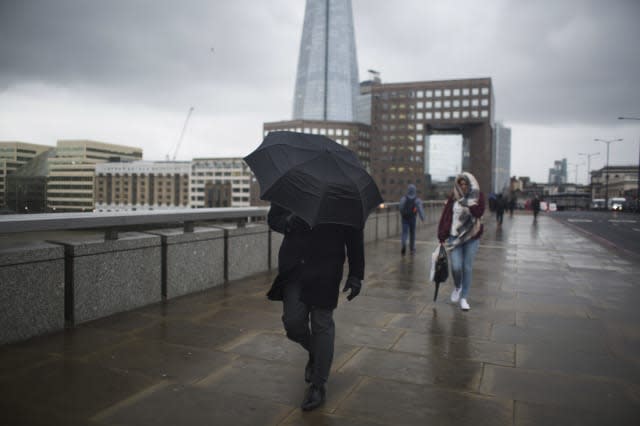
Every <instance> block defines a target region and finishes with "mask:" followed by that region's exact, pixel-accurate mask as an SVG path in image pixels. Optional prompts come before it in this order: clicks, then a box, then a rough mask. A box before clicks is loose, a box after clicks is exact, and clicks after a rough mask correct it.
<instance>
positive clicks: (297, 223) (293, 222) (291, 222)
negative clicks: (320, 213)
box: [285, 214, 310, 234]
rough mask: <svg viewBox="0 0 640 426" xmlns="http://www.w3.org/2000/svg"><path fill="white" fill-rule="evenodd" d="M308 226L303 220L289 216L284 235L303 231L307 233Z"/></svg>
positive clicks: (292, 215) (293, 215)
mask: <svg viewBox="0 0 640 426" xmlns="http://www.w3.org/2000/svg"><path fill="white" fill-rule="evenodd" d="M309 229H310V228H309V225H307V222H305V221H304V220H302V219H301V218H300V216H296V215H295V214H290V215H289V216H288V217H287V223H286V225H285V233H287V234H288V233H291V232H304V231H308V230H309Z"/></svg>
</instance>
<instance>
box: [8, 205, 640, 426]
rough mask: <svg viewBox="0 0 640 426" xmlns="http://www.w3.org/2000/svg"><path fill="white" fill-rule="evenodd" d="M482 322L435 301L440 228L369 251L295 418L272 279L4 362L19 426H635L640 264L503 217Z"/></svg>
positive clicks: (480, 299)
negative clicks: (316, 390) (406, 245)
mask: <svg viewBox="0 0 640 426" xmlns="http://www.w3.org/2000/svg"><path fill="white" fill-rule="evenodd" d="M485 224H486V230H485V233H484V235H483V238H482V240H481V244H480V250H479V251H478V255H477V258H476V262H475V264H474V270H473V280H472V288H471V291H470V294H469V303H470V304H471V310H470V311H469V312H462V311H461V310H460V309H459V307H458V306H456V305H453V304H451V303H450V302H449V294H450V292H451V289H452V281H451V278H450V279H449V280H448V281H447V282H445V283H443V284H442V287H441V290H440V295H439V297H438V300H437V301H436V302H434V301H433V289H434V287H433V284H432V283H429V282H428V278H427V277H428V273H429V267H430V266H429V259H430V254H431V252H432V251H433V249H434V248H435V247H436V245H437V243H436V240H435V226H434V225H433V224H431V225H425V226H422V227H421V228H420V230H419V232H418V236H417V249H418V250H417V254H416V255H414V256H410V255H406V256H401V254H400V243H399V241H398V239H397V238H388V239H384V240H380V241H376V242H373V243H370V244H367V246H366V248H365V252H366V263H367V267H366V276H365V280H364V288H363V292H362V294H361V295H360V296H359V297H357V298H356V299H354V300H353V301H351V302H347V301H346V300H344V299H343V298H341V300H340V304H339V306H338V309H337V310H336V312H335V322H336V353H335V358H334V364H333V369H332V373H331V377H330V379H329V383H328V399H327V403H326V404H325V405H324V406H323V407H321V408H320V409H318V410H317V411H314V412H312V413H305V412H302V411H301V410H300V408H299V404H300V403H301V400H302V397H303V393H304V390H305V386H306V384H305V383H304V380H303V373H304V371H303V370H304V365H305V362H306V354H305V353H304V351H303V350H302V349H301V348H300V347H299V346H297V345H296V344H294V343H292V342H290V341H289V340H288V339H287V338H286V336H285V334H284V332H283V330H282V322H281V315H282V313H281V303H279V302H270V301H268V300H267V299H266V297H265V293H266V291H267V290H268V288H269V285H270V283H271V281H272V280H273V278H274V277H275V274H276V271H271V272H268V273H263V274H257V275H253V276H250V277H247V278H243V279H240V280H236V281H232V282H228V283H225V284H224V285H221V286H219V287H215V288H212V289H209V290H206V291H202V292H199V293H194V294H189V295H185V296H182V297H177V298H174V299H171V300H169V301H164V302H161V303H156V304H154V305H151V306H147V307H144V308H140V309H136V310H133V311H130V312H126V313H121V314H116V315H113V316H110V317H107V318H102V319H99V320H95V321H90V322H87V323H85V324H82V325H81V326H78V327H76V328H73V329H67V330H65V331H63V332H58V333H53V334H49V335H46V336H41V337H37V338H32V339H30V340H28V341H25V342H21V343H16V344H10V345H4V346H1V347H0V410H1V412H2V413H3V416H2V423H3V424H8V425H22V424H28V425H89V426H115V425H154V426H158V425H176V424H184V425H200V424H202V425H211V424H216V425H245V424H246V425H324V426H327V425H329V426H333V425H350V426H351V425H355V426H373V425H416V426H417V425H420V426H422V425H425V424H437V425H455V426H458V425H474V426H478V425H491V426H502V425H509V426H532V425H542V424H544V425H563V426H567V425H569V426H571V425H576V426H577V425H581V426H584V425H587V426H589V425H596V424H597V425H601V424H612V425H614V424H615V425H631V424H633V425H635V424H637V422H638V421H637V419H638V416H639V413H640V309H638V306H640V287H639V286H638V285H637V281H638V280H637V277H638V276H639V273H640V264H638V261H637V260H634V259H629V258H625V257H622V255H621V254H620V253H618V252H616V251H612V250H611V249H610V248H608V247H603V246H601V245H599V244H598V243H597V242H594V241H591V240H589V239H588V238H587V237H585V236H584V235H582V234H579V233H577V232H575V231H574V230H572V229H571V228H568V227H565V226H564V225H562V224H561V223H559V222H556V221H555V220H553V219H551V218H549V217H546V216H544V215H542V216H541V217H540V218H539V219H538V222H537V224H535V225H534V224H533V220H532V217H531V216H530V215H527V214H516V215H515V216H514V217H513V218H510V217H506V218H505V220H504V223H503V225H502V227H501V228H496V226H495V223H494V220H493V218H492V217H487V219H486V223H485Z"/></svg>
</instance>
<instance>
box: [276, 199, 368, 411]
mask: <svg viewBox="0 0 640 426" xmlns="http://www.w3.org/2000/svg"><path fill="white" fill-rule="evenodd" d="M268 222H269V226H270V227H271V229H273V230H274V231H276V232H279V233H282V234H284V240H283V241H282V245H281V246H280V252H279V255H278V276H277V277H276V279H275V281H274V282H273V285H272V286H271V289H270V290H269V292H268V293H267V297H268V298H269V299H271V300H281V301H282V302H283V304H282V305H283V313H282V322H283V324H284V328H285V331H286V333H287V337H288V338H289V339H290V340H292V341H294V342H296V343H298V344H300V346H302V347H303V348H304V349H305V350H306V351H307V353H308V355H309V358H308V361H307V364H306V367H305V371H304V379H305V381H306V382H307V383H311V385H310V386H309V388H308V389H307V392H306V394H305V396H304V399H303V402H302V406H301V408H302V409H303V410H305V411H309V410H313V409H315V408H317V407H319V406H320V405H322V404H323V403H324V402H325V399H326V387H325V384H326V382H327V380H328V379H329V372H330V371H331V363H332V362H333V351H334V339H335V325H334V322H333V310H334V309H335V308H336V307H337V305H338V295H339V290H340V282H341V281H342V276H343V265H344V261H345V248H346V257H347V259H348V265H349V271H348V275H347V280H346V283H345V286H344V288H343V290H342V291H348V290H350V293H349V295H348V296H347V300H349V301H350V300H352V299H353V298H354V297H356V296H357V295H358V294H359V293H360V289H361V288H362V279H363V278H364V236H363V229H362V228H355V227H352V226H347V225H337V224H319V225H317V226H315V227H314V228H310V227H309V225H307V223H306V222H305V221H303V220H302V219H301V218H299V217H298V216H296V215H294V214H293V213H292V212H290V211H289V210H286V209H284V208H283V207H280V206H278V205H277V204H274V203H272V204H271V209H270V210H269V216H268Z"/></svg>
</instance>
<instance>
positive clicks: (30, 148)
mask: <svg viewBox="0 0 640 426" xmlns="http://www.w3.org/2000/svg"><path fill="white" fill-rule="evenodd" d="M52 148H53V147H52V146H47V145H38V144H33V143H27V142H19V141H5V142H0V209H2V208H3V207H5V205H6V187H7V176H9V175H10V174H11V173H13V172H15V171H16V170H18V169H19V168H20V167H22V166H23V165H25V164H27V163H28V162H29V161H31V160H32V159H33V158H34V157H35V156H37V155H39V154H41V153H43V152H45V151H47V150H50V149H52Z"/></svg>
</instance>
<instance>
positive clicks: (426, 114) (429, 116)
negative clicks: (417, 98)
mask: <svg viewBox="0 0 640 426" xmlns="http://www.w3.org/2000/svg"><path fill="white" fill-rule="evenodd" d="M424 118H426V119H427V120H431V118H433V114H431V113H430V112H427V113H425V114H424Z"/></svg>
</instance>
